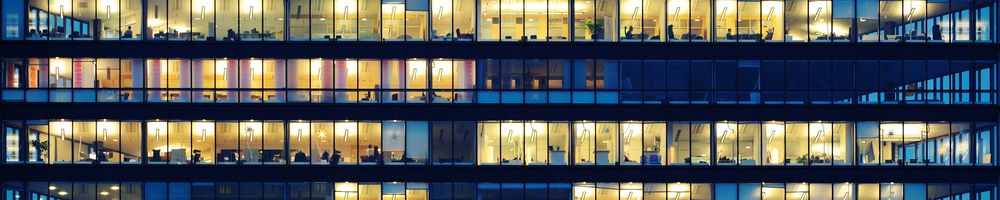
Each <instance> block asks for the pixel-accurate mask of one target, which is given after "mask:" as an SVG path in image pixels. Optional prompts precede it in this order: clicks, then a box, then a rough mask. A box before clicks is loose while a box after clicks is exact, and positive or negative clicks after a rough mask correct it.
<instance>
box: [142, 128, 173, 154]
mask: <svg viewBox="0 0 1000 200" xmlns="http://www.w3.org/2000/svg"><path fill="white" fill-rule="evenodd" d="M167 128H168V125H167V122H164V121H159V120H156V121H152V122H146V129H147V130H146V154H147V155H146V158H147V162H148V163H149V164H165V163H167V161H168V160H166V159H167V158H168V157H167V156H166V155H169V152H170V151H169V149H170V148H169V146H167V145H168V143H167V136H168V135H167V133H168V131H169V130H167Z"/></svg>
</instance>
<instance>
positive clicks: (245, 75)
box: [237, 59, 260, 102]
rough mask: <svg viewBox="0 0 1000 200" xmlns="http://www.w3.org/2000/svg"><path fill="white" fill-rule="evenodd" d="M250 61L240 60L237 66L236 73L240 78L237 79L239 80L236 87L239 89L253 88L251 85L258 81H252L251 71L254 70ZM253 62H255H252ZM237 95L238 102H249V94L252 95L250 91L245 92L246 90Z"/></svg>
mask: <svg viewBox="0 0 1000 200" xmlns="http://www.w3.org/2000/svg"><path fill="white" fill-rule="evenodd" d="M250 61H251V60H248V59H241V60H240V62H239V63H240V66H239V72H238V73H239V74H240V76H239V77H240V78H239V79H240V80H239V82H240V84H239V86H238V87H237V88H239V89H249V88H253V83H254V82H256V81H260V80H253V70H254V69H252V68H251V64H250ZM254 61H256V60H254ZM239 94H240V99H239V101H240V102H248V101H250V94H252V92H251V91H246V90H240V92H239Z"/></svg>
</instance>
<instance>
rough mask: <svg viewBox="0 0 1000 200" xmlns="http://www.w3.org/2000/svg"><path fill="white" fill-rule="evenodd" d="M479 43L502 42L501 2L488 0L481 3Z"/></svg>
mask: <svg viewBox="0 0 1000 200" xmlns="http://www.w3.org/2000/svg"><path fill="white" fill-rule="evenodd" d="M478 10H479V19H481V20H480V21H479V23H478V24H477V26H478V29H479V30H478V32H479V38H478V39H479V41H497V40H500V1H499V0H487V1H481V2H479V9H478Z"/></svg>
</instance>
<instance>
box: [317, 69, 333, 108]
mask: <svg viewBox="0 0 1000 200" xmlns="http://www.w3.org/2000/svg"><path fill="white" fill-rule="evenodd" d="M321 64H322V66H320V70H319V73H320V74H319V81H320V88H322V89H324V90H323V91H322V92H321V94H322V96H320V101H322V102H333V100H334V99H333V91H330V90H329V89H333V60H329V59H326V60H322V63H321Z"/></svg>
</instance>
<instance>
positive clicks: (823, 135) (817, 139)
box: [808, 121, 842, 165]
mask: <svg viewBox="0 0 1000 200" xmlns="http://www.w3.org/2000/svg"><path fill="white" fill-rule="evenodd" d="M841 128H842V127H841ZM808 129H809V130H808V131H809V141H810V142H809V164H810V165H831V164H833V160H834V156H835V155H836V153H835V152H834V151H835V149H837V148H836V147H835V146H834V144H833V142H834V137H833V136H834V132H836V130H835V129H834V128H833V124H832V123H830V122H823V121H816V122H810V123H809V127H808ZM838 150H839V149H838Z"/></svg>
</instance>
